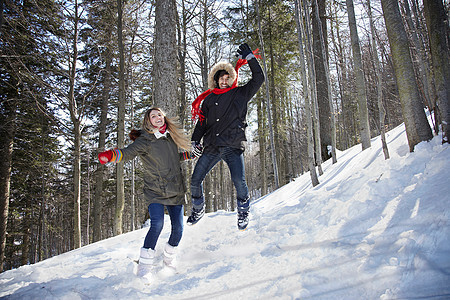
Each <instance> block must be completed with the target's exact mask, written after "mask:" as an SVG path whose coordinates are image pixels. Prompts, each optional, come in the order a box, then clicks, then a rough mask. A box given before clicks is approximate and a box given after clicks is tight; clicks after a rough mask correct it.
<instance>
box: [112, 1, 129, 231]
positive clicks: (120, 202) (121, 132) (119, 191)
mask: <svg viewBox="0 0 450 300" xmlns="http://www.w3.org/2000/svg"><path fill="white" fill-rule="evenodd" d="M122 4H123V2H122V0H117V10H118V23H117V36H118V43H119V99H118V102H119V103H118V104H119V107H118V116H117V147H118V148H123V147H124V144H125V143H124V139H125V102H126V99H125V98H126V97H125V54H124V46H123V33H122V14H123V7H122ZM123 176H124V164H123V163H120V164H117V165H116V209H115V214H114V235H119V234H122V230H123V229H122V226H123V209H124V206H125V184H124V178H123Z"/></svg>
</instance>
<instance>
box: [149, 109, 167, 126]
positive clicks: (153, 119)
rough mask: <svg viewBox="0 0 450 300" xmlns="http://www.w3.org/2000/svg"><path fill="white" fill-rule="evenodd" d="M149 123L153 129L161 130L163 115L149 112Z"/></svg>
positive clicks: (157, 112)
mask: <svg viewBox="0 0 450 300" xmlns="http://www.w3.org/2000/svg"><path fill="white" fill-rule="evenodd" d="M150 123H152V125H153V127H156V128H161V127H162V126H164V115H163V114H162V113H161V112H160V111H159V110H152V111H151V112H150Z"/></svg>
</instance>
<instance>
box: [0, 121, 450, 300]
mask: <svg viewBox="0 0 450 300" xmlns="http://www.w3.org/2000/svg"><path fill="white" fill-rule="evenodd" d="M441 138H442V137H441V136H437V137H435V138H434V139H433V140H431V141H430V142H423V143H420V144H419V145H417V146H416V149H415V152H413V153H410V152H409V150H408V149H409V148H408V145H407V140H406V135H405V130H404V126H403V125H402V126H399V127H397V128H395V129H394V130H392V131H390V132H389V133H388V134H387V141H388V147H389V151H390V155H391V158H390V159H389V160H385V159H384V156H383V152H382V150H381V141H380V138H379V137H377V138H374V139H373V140H372V147H371V148H369V149H366V150H365V151H361V145H357V146H355V147H353V148H351V149H348V150H346V151H343V152H338V153H337V155H338V162H337V163H336V164H334V165H333V164H331V162H330V161H327V162H325V163H324V164H323V170H324V174H323V175H322V176H320V177H319V180H320V184H319V185H318V186H316V187H312V186H311V183H310V182H311V180H310V175H309V173H306V174H304V175H302V176H300V177H299V178H297V179H296V180H295V181H293V182H291V183H290V184H288V185H285V186H283V187H282V188H280V189H278V190H276V191H274V192H273V193H271V194H269V195H266V196H264V197H262V198H259V199H255V200H253V202H252V209H251V218H250V226H249V228H248V229H247V230H246V231H243V232H241V231H238V230H237V226H236V213H235V212H225V211H219V212H216V213H210V214H206V215H205V217H204V218H203V219H202V220H201V221H200V222H199V223H198V224H196V225H194V226H185V230H184V236H183V239H182V241H181V244H180V246H179V273H178V274H175V275H170V274H165V273H164V272H159V273H158V274H157V275H156V276H155V278H154V279H153V280H152V281H145V280H143V279H141V278H138V277H136V276H135V275H134V272H135V269H136V263H135V262H133V260H135V259H137V258H138V255H139V248H140V247H141V246H142V244H143V240H144V236H145V234H146V232H147V230H148V228H143V229H140V230H136V231H134V232H130V233H127V234H123V235H121V236H117V237H113V238H110V239H107V240H104V241H101V242H97V243H94V244H90V245H87V246H85V247H82V248H80V249H76V250H73V251H70V252H67V253H64V254H61V255H58V256H55V257H52V258H50V259H47V260H45V261H42V262H40V263H37V264H34V265H27V266H22V267H20V268H18V269H15V270H10V271H6V272H4V273H2V274H0V297H5V298H7V299H71V300H72V299H143V298H147V299H149V298H150V299H274V298H275V299H423V298H431V299H450V239H449V237H450V223H449V220H450V217H449V212H450V184H449V178H450V168H449V167H450V149H449V146H448V144H446V145H441ZM169 233H170V223H169V218H168V217H166V223H165V227H164V229H163V233H162V234H161V237H160V239H159V242H158V245H157V248H156V251H157V255H158V257H161V255H162V250H163V247H164V244H165V242H166V241H167V240H168V236H169Z"/></svg>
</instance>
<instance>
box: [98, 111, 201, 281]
mask: <svg viewBox="0 0 450 300" xmlns="http://www.w3.org/2000/svg"><path fill="white" fill-rule="evenodd" d="M130 138H131V139H132V140H133V143H132V144H130V145H129V146H128V147H126V148H124V149H114V150H108V151H105V152H102V153H100V154H99V155H98V158H99V161H100V163H101V164H105V163H107V162H114V163H118V162H121V161H128V160H131V159H133V158H135V157H136V156H139V157H140V159H141V161H142V164H143V166H144V175H143V178H144V197H145V200H146V202H147V203H148V204H149V206H148V211H149V214H150V228H149V230H148V233H147V235H146V237H145V240H144V246H143V247H142V248H141V250H140V257H139V265H138V271H137V275H138V276H142V277H144V276H145V277H150V276H151V274H152V270H153V269H154V267H155V266H156V258H155V246H156V242H157V241H158V237H159V235H160V233H161V231H162V228H163V226H164V206H165V207H166V208H167V211H168V212H169V216H170V221H171V224H172V231H171V234H170V237H169V241H168V243H167V244H166V245H165V247H164V254H163V262H164V265H165V266H167V267H169V268H171V269H173V270H175V267H176V247H177V246H178V244H179V242H180V240H181V236H182V234H183V204H184V203H185V201H186V200H185V192H186V188H185V185H184V180H183V175H182V172H181V165H180V161H181V160H186V159H190V158H193V157H192V156H191V155H190V153H189V152H183V153H179V152H178V148H181V149H184V150H188V149H189V148H190V142H189V139H188V137H187V136H186V135H185V134H184V133H183V132H182V130H181V129H180V128H179V126H178V125H177V124H176V123H175V122H174V121H173V120H172V119H170V118H167V117H166V115H165V114H164V112H163V111H162V110H161V109H160V108H157V107H154V108H151V109H149V110H147V112H146V113H145V116H144V121H143V124H142V130H139V131H138V130H132V131H131V132H130Z"/></svg>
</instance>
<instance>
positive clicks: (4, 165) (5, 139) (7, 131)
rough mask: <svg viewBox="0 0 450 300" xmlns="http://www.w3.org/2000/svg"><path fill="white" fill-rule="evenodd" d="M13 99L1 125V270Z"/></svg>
mask: <svg viewBox="0 0 450 300" xmlns="http://www.w3.org/2000/svg"><path fill="white" fill-rule="evenodd" d="M15 101H16V100H13V99H8V101H5V104H4V111H5V113H6V118H5V119H4V120H5V123H4V124H2V126H0V157H2V159H0V197H1V199H0V272H3V264H4V259H5V248H6V228H7V224H8V211H9V195H10V184H11V161H12V153H13V140H14V134H15V129H16V128H15V119H16V107H15Z"/></svg>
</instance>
